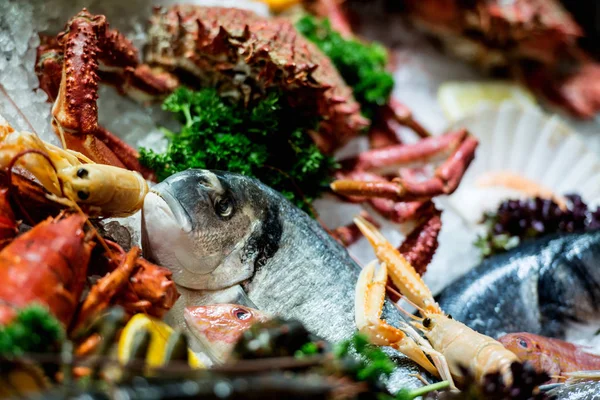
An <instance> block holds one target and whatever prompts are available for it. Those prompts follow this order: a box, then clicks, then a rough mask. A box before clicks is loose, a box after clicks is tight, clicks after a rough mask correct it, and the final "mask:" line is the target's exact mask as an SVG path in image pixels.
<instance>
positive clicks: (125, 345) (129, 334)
mask: <svg viewBox="0 0 600 400" xmlns="http://www.w3.org/2000/svg"><path fill="white" fill-rule="evenodd" d="M142 330H147V331H148V332H149V333H150V345H149V346H148V353H147V355H146V363H147V364H148V365H149V366H151V367H158V366H161V365H163V364H164V362H165V353H166V350H167V343H168V342H169V337H170V336H171V335H172V334H173V332H174V331H173V328H171V327H170V326H169V325H167V324H165V323H164V322H162V321H160V320H158V319H154V318H150V317H148V316H147V315H145V314H136V315H134V316H133V317H132V318H131V319H130V320H129V322H128V323H127V325H125V328H123V332H122V333H121V337H120V338H119V348H118V357H119V361H120V362H121V363H123V364H125V363H127V361H128V360H129V357H130V354H131V348H132V346H133V343H134V340H135V339H136V335H138V334H139V333H140V332H141V331H142ZM188 356H189V357H188V359H189V363H190V367H192V368H205V366H204V364H203V363H202V362H201V361H200V360H199V359H198V357H197V356H196V354H194V352H193V351H191V350H189V349H188Z"/></svg>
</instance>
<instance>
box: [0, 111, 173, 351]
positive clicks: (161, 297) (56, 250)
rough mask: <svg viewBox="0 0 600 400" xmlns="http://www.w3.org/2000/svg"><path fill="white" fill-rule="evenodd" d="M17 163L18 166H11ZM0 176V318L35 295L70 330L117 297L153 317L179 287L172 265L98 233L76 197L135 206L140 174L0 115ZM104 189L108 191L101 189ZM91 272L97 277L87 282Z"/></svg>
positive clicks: (107, 207) (108, 206)
mask: <svg viewBox="0 0 600 400" xmlns="http://www.w3.org/2000/svg"><path fill="white" fill-rule="evenodd" d="M96 167H99V168H96ZM18 168H20V169H21V170H24V171H17V172H13V169H15V170H16V169H18ZM112 169H114V171H113V170H112ZM115 172H116V173H117V174H119V175H117V177H118V176H120V177H121V178H120V179H122V180H123V181H124V182H121V186H119V185H114V183H115V181H114V180H113V179H111V176H110V174H111V173H115ZM27 174H32V175H33V176H34V177H36V178H37V182H36V181H34V180H32V179H29V178H28V175H27ZM0 178H1V181H0V279H2V282H3V284H2V286H1V287H0V300H1V304H0V323H1V324H7V323H9V322H10V321H11V320H12V319H13V318H14V316H15V315H16V312H17V311H18V310H19V309H20V308H22V307H25V306H28V305H30V304H33V303H38V304H41V305H43V306H45V307H47V308H48V310H49V311H50V313H51V314H52V315H53V316H55V317H56V318H57V320H59V321H60V322H61V323H62V325H63V327H64V328H65V329H66V330H68V331H72V330H74V329H77V328H80V327H82V326H84V325H85V324H86V322H88V321H89V320H90V319H91V318H93V317H95V316H97V315H98V314H101V313H102V312H104V311H105V310H106V309H107V308H108V307H109V306H110V305H112V304H118V305H121V306H122V307H123V308H124V309H125V310H126V311H127V313H128V315H132V314H134V313H138V312H145V313H148V314H150V315H153V316H156V317H162V316H163V315H164V314H165V313H166V312H167V311H168V310H169V309H170V308H171V307H172V306H173V304H174V303H175V301H176V300H177V298H178V296H179V294H178V293H177V290H176V288H175V284H174V282H173V281H172V280H171V272H170V271H169V270H167V269H166V268H162V267H160V266H157V265H155V264H152V263H150V262H149V261H146V260H144V259H143V258H140V253H141V250H140V249H139V248H137V247H133V248H132V249H131V250H130V251H129V252H127V253H125V251H124V250H123V249H122V248H121V246H119V245H118V244H117V243H114V242H111V241H109V240H104V239H103V238H102V237H101V236H100V235H99V234H98V233H97V231H96V229H95V228H94V226H93V225H92V224H91V222H90V221H89V219H88V218H89V217H88V215H87V214H85V213H84V212H83V211H82V209H81V207H80V206H79V205H78V203H77V201H76V200H77V196H76V194H79V199H78V200H79V201H83V202H84V203H85V200H92V199H94V200H93V201H92V203H93V204H94V205H95V206H96V207H99V209H100V210H102V209H103V210H104V214H105V215H106V214H109V215H110V214H112V213H113V212H114V213H115V214H117V215H118V214H119V213H118V212H117V211H119V210H120V211H124V210H123V209H124V208H125V209H126V211H127V212H133V211H135V208H136V207H138V206H137V204H138V203H139V204H140V205H141V201H142V200H143V195H144V194H145V190H139V188H140V186H139V185H140V184H139V182H143V186H142V187H143V188H145V187H146V186H145V185H146V183H145V181H144V180H143V179H142V178H141V176H139V174H137V173H136V172H132V171H127V170H122V169H120V168H117V167H112V166H106V165H98V164H94V163H92V162H91V161H90V162H89V163H88V164H84V163H80V162H78V158H77V157H76V153H74V152H68V151H65V150H62V149H59V148H55V147H53V146H51V145H48V144H46V143H44V142H43V141H41V140H40V139H39V138H38V137H37V136H36V135H35V134H32V133H28V132H16V131H14V130H13V129H12V127H11V126H10V125H8V123H7V122H6V121H5V120H4V119H3V118H2V117H1V116H0ZM128 178H131V179H130V180H129V181H128ZM86 180H87V182H86ZM102 181H104V183H101V184H100V186H96V185H95V184H94V183H98V182H102ZM127 182H133V183H134V187H137V189H133V190H132V191H131V193H134V196H133V199H131V198H129V200H128V194H130V193H129V192H127V191H123V185H125V186H126V185H127ZM136 185H137V186H136ZM46 188H47V189H49V190H46ZM90 189H92V192H91V193H90V192H89V190H90ZM94 189H95V190H96V191H95V192H94ZM98 189H100V190H99V191H98ZM104 189H106V190H110V194H111V195H109V196H103V193H101V192H102V190H104ZM84 190H86V191H87V192H85V194H86V195H85V196H81V194H82V193H84V192H83V191H84ZM146 190H147V189H146ZM124 193H125V194H124ZM140 193H141V194H140ZM71 195H73V196H71ZM140 196H141V199H140ZM81 197H85V199H82V198H81ZM132 201H133V204H132ZM14 206H18V207H14ZM83 206H85V205H83ZM65 208H67V209H65ZM130 208H133V209H130ZM101 214H102V212H101ZM20 220H25V221H26V222H27V223H28V224H30V225H31V226H32V227H31V229H29V230H27V231H26V232H25V233H22V234H20V235H19V234H18V233H19V230H26V225H25V224H24V223H20V222H18V221H20ZM19 225H20V226H19ZM24 228H25V229H24ZM98 244H100V246H98ZM90 275H99V276H102V277H101V278H100V279H98V281H97V282H96V283H95V284H93V285H91V286H89V285H87V279H88V277H89V276H90ZM88 286H89V287H88ZM86 287H87V290H86ZM93 340H96V341H97V340H98V338H97V337H96V338H95V339H93ZM88 346H89V343H88Z"/></svg>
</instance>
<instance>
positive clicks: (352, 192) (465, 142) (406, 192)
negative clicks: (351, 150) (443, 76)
mask: <svg viewBox="0 0 600 400" xmlns="http://www.w3.org/2000/svg"><path fill="white" fill-rule="evenodd" d="M455 134H458V135H457V136H458V137H461V138H462V141H461V142H460V145H459V146H458V147H457V148H456V149H455V150H454V152H453V153H452V154H451V155H450V157H449V158H448V159H447V160H446V161H445V162H444V163H443V164H442V165H441V166H440V167H438V168H437V169H436V171H435V174H434V176H433V178H431V179H429V180H426V181H422V182H418V181H415V180H413V179H410V178H395V179H394V180H393V181H391V182H387V181H386V182H382V181H355V180H347V179H341V180H337V181H334V182H333V183H332V184H331V189H332V190H333V191H334V192H336V193H339V194H342V195H344V196H366V197H382V198H387V199H391V200H395V201H415V200H416V201H423V200H428V199H431V198H432V197H435V196H438V195H442V194H451V193H453V192H454V191H455V190H456V188H457V187H458V184H459V183H460V180H461V179H462V176H463V175H464V173H465V171H466V169H467V167H468V166H469V164H470V163H471V161H472V160H473V158H474V157H475V149H476V148H477V144H478V142H477V139H475V138H473V137H471V136H468V135H467V134H466V131H464V130H461V131H459V132H456V133H455ZM445 136H448V135H445ZM431 139H434V138H431ZM446 139H447V138H446ZM428 140H430V139H423V140H422V141H421V142H425V141H428ZM421 142H420V143H421ZM415 146H418V144H417V145H415ZM425 147H426V148H427V146H425ZM381 150H383V149H381ZM438 150H439V149H438ZM373 151H378V150H373ZM419 151H423V152H422V153H421V154H420V155H421V156H425V155H427V156H432V155H433V153H434V152H432V151H431V149H427V150H426V151H425V150H423V149H419ZM361 156H362V155H361ZM395 157H397V159H400V158H402V159H403V160H407V161H408V160H411V161H413V160H416V159H417V157H416V156H415V154H414V153H411V154H409V155H404V156H403V157H398V154H395ZM371 164H373V162H371Z"/></svg>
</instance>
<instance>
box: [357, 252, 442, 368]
mask: <svg viewBox="0 0 600 400" xmlns="http://www.w3.org/2000/svg"><path fill="white" fill-rule="evenodd" d="M377 264H378V263H377V261H373V262H371V263H370V264H369V265H367V266H366V267H364V268H363V270H362V271H361V273H360V276H359V278H358V283H357V285H356V296H355V320H356V326H357V328H358V330H359V331H360V333H362V334H364V335H366V336H367V337H368V338H369V341H370V342H371V343H373V344H375V345H378V346H390V347H393V348H395V349H397V350H398V351H400V352H402V354H405V355H406V356H408V357H409V358H410V359H411V360H413V361H415V362H416V363H417V364H419V365H420V366H421V367H423V368H424V369H425V370H427V372H429V373H430V374H432V375H435V376H439V375H438V372H437V369H436V368H435V367H434V366H433V364H431V362H430V361H429V359H428V358H427V356H425V354H424V353H423V350H421V348H420V347H419V346H418V345H417V343H416V342H415V341H414V340H413V339H412V338H411V337H409V336H407V335H406V334H405V333H404V332H402V330H400V329H397V328H394V327H393V326H391V325H389V324H387V323H386V322H385V321H384V320H382V319H381V311H382V307H383V302H384V300H385V290H386V289H385V288H386V285H387V268H386V265H385V264H381V266H380V268H379V269H378V271H377V272H375V266H376V265H377Z"/></svg>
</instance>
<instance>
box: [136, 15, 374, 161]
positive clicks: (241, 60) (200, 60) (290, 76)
mask: <svg viewBox="0 0 600 400" xmlns="http://www.w3.org/2000/svg"><path fill="white" fill-rule="evenodd" d="M150 22H151V27H150V29H149V45H148V50H147V54H146V62H148V63H149V64H153V65H159V66H161V67H163V68H167V69H170V70H183V71H185V72H187V73H190V74H192V75H193V76H194V77H196V78H198V79H200V81H201V83H202V85H203V86H208V87H211V86H214V87H217V88H218V90H219V91H220V92H221V93H226V94H228V95H230V94H233V95H235V96H237V97H239V99H240V100H243V101H244V102H245V103H246V104H247V103H248V102H251V101H252V100H254V99H255V98H257V97H259V96H261V95H263V94H264V92H265V91H266V90H269V89H271V88H278V89H280V90H282V92H283V93H285V95H286V97H287V100H288V102H289V103H290V105H292V106H293V107H295V108H296V109H297V110H298V113H299V115H298V117H299V118H302V117H303V116H314V115H320V116H322V118H323V121H322V122H321V124H320V127H319V132H313V133H312V136H313V139H314V140H315V142H316V143H317V145H318V146H319V148H320V149H321V150H322V151H324V152H325V153H331V152H332V151H333V150H335V149H337V148H339V147H340V146H342V145H343V144H345V143H346V142H348V140H350V139H351V138H353V137H354V136H356V135H357V134H358V133H359V132H361V131H362V130H363V129H364V128H366V127H367V126H368V120H366V119H365V118H363V117H362V115H361V112H360V106H359V104H358V103H357V102H356V100H355V99H354V97H353V95H352V90H351V89H350V88H349V87H348V86H347V85H346V83H345V82H344V80H343V79H342V77H341V76H340V75H339V73H338V71H337V70H336V68H335V67H334V65H333V64H332V63H331V61H330V59H329V58H328V57H327V56H325V55H324V54H323V53H322V52H321V51H320V50H319V49H318V48H317V47H316V46H315V45H314V44H312V43H310V42H309V41H308V40H306V39H305V38H304V37H303V36H302V35H301V34H300V33H299V32H297V31H296V28H295V27H294V25H293V24H292V23H291V22H290V21H289V20H287V19H283V18H274V19H267V18H263V17H260V16H258V15H256V14H254V13H252V12H251V11H247V10H239V9H232V8H217V7H197V6H191V5H176V6H173V7H170V8H168V9H165V8H161V7H157V8H155V9H154V13H153V16H152V17H151V20H150Z"/></svg>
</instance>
